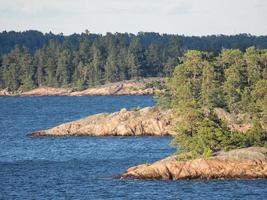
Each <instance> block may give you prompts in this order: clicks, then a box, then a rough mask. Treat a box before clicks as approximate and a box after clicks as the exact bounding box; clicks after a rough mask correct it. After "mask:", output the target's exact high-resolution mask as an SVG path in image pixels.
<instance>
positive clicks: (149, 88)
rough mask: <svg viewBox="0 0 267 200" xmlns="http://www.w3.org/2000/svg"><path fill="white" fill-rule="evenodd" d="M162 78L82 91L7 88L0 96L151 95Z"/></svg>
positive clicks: (48, 88)
mask: <svg viewBox="0 0 267 200" xmlns="http://www.w3.org/2000/svg"><path fill="white" fill-rule="evenodd" d="M163 81H164V80H163V79H162V78H146V79H143V80H140V81H134V80H128V81H121V82H116V83H109V84H105V85H101V86H97V87H94V88H88V89H85V90H82V91H73V89H71V88H53V87H39V88H35V89H33V90H30V91H27V92H22V91H16V92H12V91H10V90H8V89H4V90H0V96H104V95H152V94H154V93H155V91H156V88H154V87H153V83H154V82H158V83H159V84H162V82H163Z"/></svg>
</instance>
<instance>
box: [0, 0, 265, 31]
mask: <svg viewBox="0 0 267 200" xmlns="http://www.w3.org/2000/svg"><path fill="white" fill-rule="evenodd" d="M266 18H267V1H266V0H253V1H252V0H201V1H200V0H165V1H163V0H131V1H128V0H75V1H73V0H45V1H43V0H10V1H6V0H0V24H1V30H5V29H7V30H27V29H38V30H41V31H44V32H48V31H50V30H51V31H53V32H56V33H59V32H64V33H66V34H70V33H73V32H82V31H84V30H85V29H89V30H90V31H91V32H102V33H105V32H138V31H156V32H169V33H179V34H190V35H205V34H219V33H225V34H235V33H240V32H247V33H252V34H258V35H259V34H267V27H266V26H265V25H264V24H265V19H266Z"/></svg>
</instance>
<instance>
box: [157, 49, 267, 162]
mask: <svg viewBox="0 0 267 200" xmlns="http://www.w3.org/2000/svg"><path fill="white" fill-rule="evenodd" d="M158 103H159V105H161V106H165V107H171V108H172V109H173V110H175V115H177V116H176V119H177V120H178V122H177V125H176V127H175V130H176V132H177V135H176V137H175V138H174V144H176V145H177V147H178V149H179V152H180V158H183V159H185V158H195V157H199V156H204V157H209V156H210V155H211V154H212V152H216V151H220V150H229V149H234V148H241V147H250V146H267V131H266V130H267V49H265V50H259V49H257V48H255V47H250V48H248V49H246V51H245V52H241V51H240V50H237V49H224V50H222V52H221V53H220V54H219V55H218V56H214V55H211V54H209V53H208V52H203V51H196V50H191V51H188V52H187V53H185V55H184V57H183V58H182V59H181V63H180V64H179V65H178V66H177V67H176V68H175V70H174V73H173V75H172V76H171V78H169V80H168V81H167V84H166V88H165V90H164V92H162V93H161V94H160V95H159V97H158ZM218 107H220V108H223V109H225V110H227V111H228V112H230V113H232V114H234V116H235V117H236V118H237V116H238V115H240V116H242V118H240V119H241V120H245V121H240V123H244V122H245V123H246V122H247V123H251V122H253V126H252V127H251V128H249V129H248V130H246V132H242V131H237V130H230V129H229V127H227V126H226V124H225V123H224V122H223V121H221V120H219V119H218V116H217V115H216V114H215V113H214V110H215V108H218Z"/></svg>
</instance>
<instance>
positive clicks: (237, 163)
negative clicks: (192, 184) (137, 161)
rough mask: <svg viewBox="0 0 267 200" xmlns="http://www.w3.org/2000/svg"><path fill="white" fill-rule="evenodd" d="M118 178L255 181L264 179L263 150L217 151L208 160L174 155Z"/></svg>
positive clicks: (265, 156)
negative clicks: (178, 157)
mask: <svg viewBox="0 0 267 200" xmlns="http://www.w3.org/2000/svg"><path fill="white" fill-rule="evenodd" d="M119 178H131V179H162V180H180V179H255V178H267V149H266V148H259V147H251V148H246V149H238V150H233V151H229V152H221V153H218V155H215V156H213V157H211V158H210V159H207V160H205V159H195V160H189V161H178V160H177V158H176V156H171V157H168V158H166V159H163V160H160V161H157V162H155V163H153V164H143V165H138V166H136V167H131V168H129V169H128V170H127V171H126V172H125V173H123V174H122V175H120V176H119Z"/></svg>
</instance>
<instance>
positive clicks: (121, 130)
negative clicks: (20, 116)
mask: <svg viewBox="0 0 267 200" xmlns="http://www.w3.org/2000/svg"><path fill="white" fill-rule="evenodd" d="M170 125H171V111H170V110H162V109H159V108H154V107H146V108H142V109H136V110H126V109H122V110H121V111H119V112H115V113H100V114H96V115H92V116H89V117H86V118H83V119H80V120H77V121H73V122H69V123H64V124H61V125H59V126H56V127H54V128H51V129H48V130H41V131H36V132H33V133H31V134H30V135H29V136H36V137H38V136H75V135H79V136H143V135H154V136H163V135H170V134H171V131H170Z"/></svg>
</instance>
